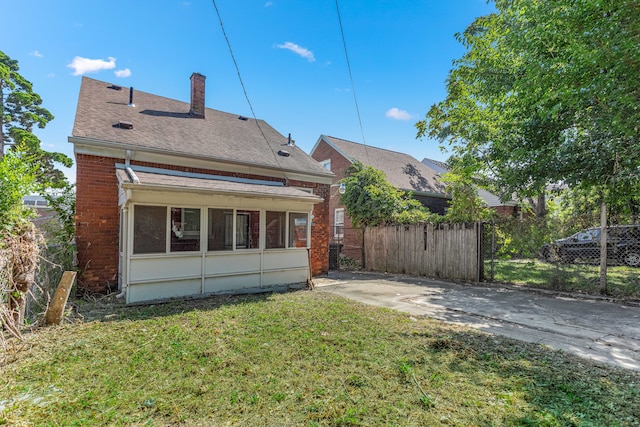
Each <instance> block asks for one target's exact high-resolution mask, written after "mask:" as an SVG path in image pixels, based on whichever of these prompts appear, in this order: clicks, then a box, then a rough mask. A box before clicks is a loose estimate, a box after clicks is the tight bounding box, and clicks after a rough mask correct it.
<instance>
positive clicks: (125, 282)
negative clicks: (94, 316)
mask: <svg viewBox="0 0 640 427" xmlns="http://www.w3.org/2000/svg"><path fill="white" fill-rule="evenodd" d="M122 215H123V217H124V218H123V221H122V228H123V230H120V238H121V239H122V255H121V256H122V271H121V272H120V274H122V289H121V290H120V293H119V294H118V295H116V298H123V297H125V296H126V295H127V288H128V287H129V274H128V270H129V259H128V258H129V247H128V246H129V245H127V241H128V240H129V233H128V232H127V229H128V227H129V208H127V207H126V205H125V207H124V208H122Z"/></svg>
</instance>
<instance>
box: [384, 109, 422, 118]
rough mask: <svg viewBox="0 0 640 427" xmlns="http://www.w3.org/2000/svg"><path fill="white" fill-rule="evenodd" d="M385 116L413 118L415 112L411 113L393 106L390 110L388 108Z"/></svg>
mask: <svg viewBox="0 0 640 427" xmlns="http://www.w3.org/2000/svg"><path fill="white" fill-rule="evenodd" d="M385 116H387V117H388V118H390V119H393V120H411V119H413V118H415V116H414V115H413V114H409V113H408V112H406V111H404V110H400V109H398V108H396V107H393V108H391V109H390V110H388V111H387V112H386V113H385Z"/></svg>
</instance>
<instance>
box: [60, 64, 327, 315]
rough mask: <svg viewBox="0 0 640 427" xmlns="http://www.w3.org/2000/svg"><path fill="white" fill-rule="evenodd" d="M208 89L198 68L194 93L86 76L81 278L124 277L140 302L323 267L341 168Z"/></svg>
mask: <svg viewBox="0 0 640 427" xmlns="http://www.w3.org/2000/svg"><path fill="white" fill-rule="evenodd" d="M185 83H186V82H185ZM185 86H186V84H185ZM204 96H205V77H204V76H203V75H201V74H197V73H194V74H193V75H192V76H191V102H190V103H188V102H186V103H185V102H181V101H177V100H172V99H168V98H164V97H161V96H157V95H152V94H149V93H144V92H139V91H135V92H134V91H133V89H132V88H131V89H129V88H122V87H120V86H117V85H113V84H110V83H106V82H102V81H98V80H94V79H90V78H87V77H83V79H82V85H81V88H80V96H79V100H78V107H77V111H76V118H75V124H74V128H73V132H72V136H71V137H69V142H71V143H73V144H74V153H75V157H76V165H77V179H76V211H77V219H76V227H77V228H76V242H77V250H78V268H79V270H80V276H79V285H80V286H81V287H82V288H85V289H89V290H92V291H97V292H105V291H107V290H108V289H115V287H116V286H117V288H118V289H119V290H120V295H123V296H126V302H127V303H132V302H137V301H149V300H156V299H167V298H173V297H187V296H197V295H206V294H215V293H229V292H255V291H262V290H269V289H274V288H275V287H279V286H282V285H287V284H292V283H300V282H305V281H306V280H307V278H308V277H309V275H319V274H324V273H326V272H327V270H328V245H329V220H328V216H329V200H328V194H329V186H330V184H331V182H332V179H333V174H331V172H329V171H327V170H325V169H324V168H323V167H322V166H321V165H320V164H318V163H317V162H315V161H314V160H313V159H312V158H311V157H310V156H309V155H307V154H306V153H304V152H303V151H302V150H301V149H299V148H298V147H296V146H295V145H294V144H292V143H291V142H290V138H289V139H287V138H285V137H284V136H283V135H281V134H280V133H278V132H277V131H276V130H275V129H273V128H272V127H271V126H269V125H268V124H267V123H266V122H264V121H262V120H257V121H256V120H254V119H251V118H246V117H242V116H238V115H234V114H229V113H225V112H221V111H217V110H213V109H209V108H206V107H205V99H204Z"/></svg>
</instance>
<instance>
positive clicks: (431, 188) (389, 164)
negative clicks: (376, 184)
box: [311, 135, 450, 259]
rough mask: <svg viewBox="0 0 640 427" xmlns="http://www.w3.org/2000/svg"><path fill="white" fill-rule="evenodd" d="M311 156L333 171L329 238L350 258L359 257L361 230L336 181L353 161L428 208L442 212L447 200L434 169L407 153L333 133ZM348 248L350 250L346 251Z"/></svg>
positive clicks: (325, 136) (317, 145) (322, 141)
mask: <svg viewBox="0 0 640 427" xmlns="http://www.w3.org/2000/svg"><path fill="white" fill-rule="evenodd" d="M311 157H313V158H314V159H315V160H317V161H318V162H320V164H322V165H323V166H324V167H325V168H326V169H327V170H330V171H332V172H333V173H334V174H335V177H334V178H333V182H332V185H331V196H330V198H329V228H330V242H331V243H339V244H341V245H343V250H344V251H346V252H347V254H348V256H349V257H350V258H356V259H358V258H359V254H358V250H357V248H359V247H360V246H361V245H362V234H361V231H360V230H355V229H353V225H352V223H351V219H350V218H349V217H348V215H346V214H345V211H344V206H343V205H341V204H340V202H339V198H340V195H339V191H338V190H339V189H338V181H340V180H341V179H342V178H344V172H345V170H346V169H347V168H348V167H349V166H350V165H351V164H352V163H353V162H355V161H360V162H361V163H362V164H364V165H368V166H372V167H374V168H376V169H379V170H381V171H382V172H384V173H385V175H386V176H387V180H388V181H389V183H391V184H392V185H393V186H394V187H396V188H399V189H400V190H403V191H410V192H411V193H412V197H413V198H414V199H416V200H419V201H420V202H421V203H422V204H423V205H424V206H425V207H427V208H428V209H429V210H430V211H431V212H434V213H437V214H440V215H443V214H444V213H445V209H446V208H447V206H448V204H449V200H450V195H449V194H447V193H446V191H445V188H444V185H443V184H442V183H440V182H439V181H438V179H437V178H438V176H437V173H436V172H435V171H434V170H433V169H431V168H429V167H427V166H426V165H425V164H423V163H421V162H420V161H418V160H417V159H415V158H413V157H411V156H410V155H408V154H404V153H399V152H397V151H391V150H385V149H382V148H376V147H369V146H366V145H363V144H358V143H356V142H352V141H347V140H344V139H340V138H335V137H332V136H327V135H321V136H320V138H318V141H317V142H316V144H315V146H314V147H313V149H312V150H311ZM349 251H351V252H349Z"/></svg>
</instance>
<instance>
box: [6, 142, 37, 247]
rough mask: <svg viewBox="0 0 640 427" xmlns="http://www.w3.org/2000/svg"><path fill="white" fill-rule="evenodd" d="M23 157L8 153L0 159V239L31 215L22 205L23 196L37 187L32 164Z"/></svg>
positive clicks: (29, 210)
mask: <svg viewBox="0 0 640 427" xmlns="http://www.w3.org/2000/svg"><path fill="white" fill-rule="evenodd" d="M24 157H25V156H24V155H23V154H21V153H16V152H9V153H7V154H6V155H5V156H3V157H2V158H0V237H4V236H5V235H7V234H11V233H12V230H13V228H14V227H15V226H16V224H19V223H21V222H23V221H26V220H28V219H29V218H30V217H31V216H32V215H33V212H32V211H31V209H29V208H27V207H25V205H24V204H23V203H22V200H23V198H24V196H27V195H29V194H31V192H33V191H34V190H35V189H36V187H37V186H36V182H35V175H34V171H33V166H32V163H31V162H30V161H25V158H24ZM0 240H1V239H0ZM1 244H2V242H1V241H0V245H1Z"/></svg>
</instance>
